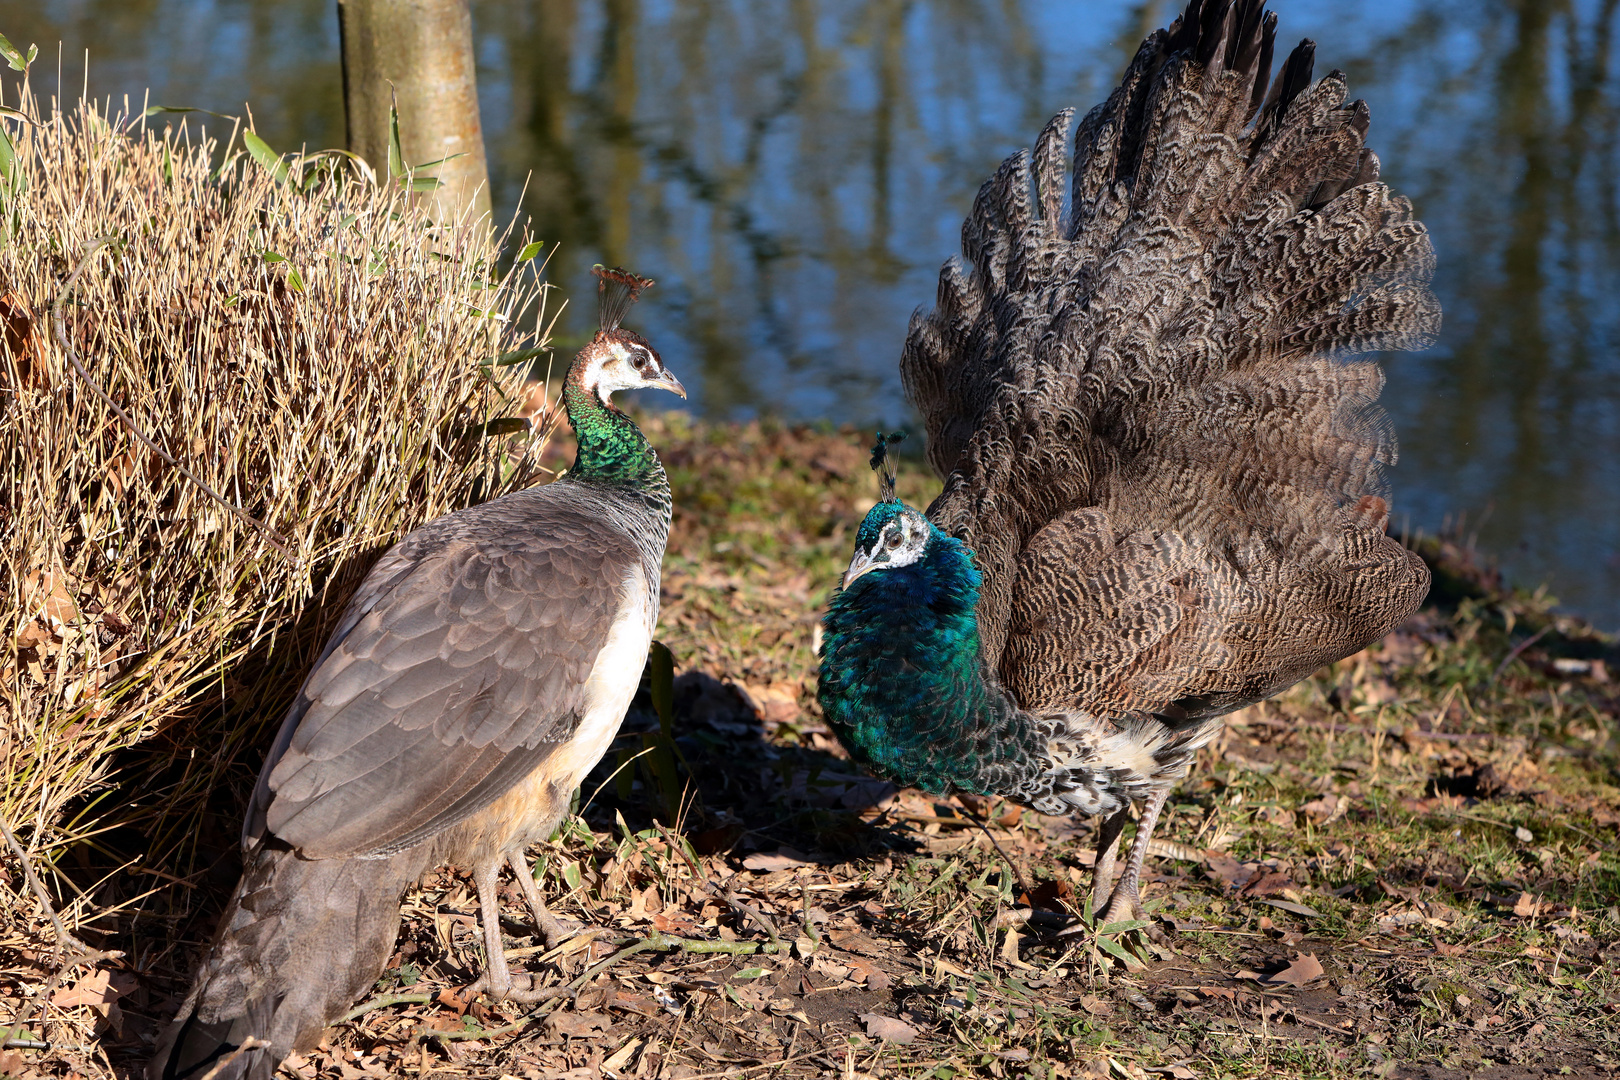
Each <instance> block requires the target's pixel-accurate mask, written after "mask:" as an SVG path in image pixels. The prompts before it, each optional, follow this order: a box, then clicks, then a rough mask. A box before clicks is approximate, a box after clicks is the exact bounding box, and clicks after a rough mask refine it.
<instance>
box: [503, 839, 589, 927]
mask: <svg viewBox="0 0 1620 1080" xmlns="http://www.w3.org/2000/svg"><path fill="white" fill-rule="evenodd" d="M507 860H508V861H509V862H511V864H512V873H513V874H515V875H517V883H518V888H520V889H522V890H523V898H524V899H525V900H527V901H528V902H529V911H530V913H531V914H533V915H534V925H535V926H536V927H537V928H538V929H539V931H540V937H541V938H542V939H544V941H545V943H546V948H548V949H555V948H556V947H557V946H558V945H561V944H562V943H563V942H564V941H567V940H568V939H569V938H571V937H573V936H574V934H575V933H576V932H577V931H576V930H574V929H571V928H569V927H568V926H567V925H566V924H564V923H563V922H562V921H561V920H560V919H558V918H557V916H555V915H553V914H552V913H551V912H550V911H548V910H547V909H546V901H545V898H544V897H542V896H541V895H540V883H539V882H537V881H535V880H534V870H533V868H531V867H530V866H529V865H528V860H527V859H525V858H524V857H523V852H521V851H514V852H512V854H511V855H509V856H507Z"/></svg>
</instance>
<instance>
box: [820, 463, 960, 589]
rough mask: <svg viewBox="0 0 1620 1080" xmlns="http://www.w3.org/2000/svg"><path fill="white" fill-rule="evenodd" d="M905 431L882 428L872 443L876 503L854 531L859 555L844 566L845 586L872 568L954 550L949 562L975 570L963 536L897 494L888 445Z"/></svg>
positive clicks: (890, 566) (891, 567)
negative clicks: (948, 530) (940, 525)
mask: <svg viewBox="0 0 1620 1080" xmlns="http://www.w3.org/2000/svg"><path fill="white" fill-rule="evenodd" d="M905 437H906V436H905V432H902V431H897V432H895V433H894V434H892V435H885V434H883V433H882V432H881V431H880V432H878V438H877V445H876V446H874V447H872V469H873V471H874V472H876V473H877V474H878V495H879V498H878V504H877V505H876V506H874V507H872V509H871V510H869V511H867V513H866V518H865V519H864V520H863V521H862V522H861V528H860V531H859V532H857V533H856V534H855V555H854V557H853V558H851V559H850V561H849V569H848V570H846V571H844V580H843V584H842V587H843V588H845V589H848V588H849V587H850V586H851V585H853V584H854V583H855V581H856V580H857V579H859V578H861V577H864V576H865V575H867V574H870V573H873V572H874V571H879V570H896V569H899V568H900V567H904V566H914V565H916V564H917V563H919V562H922V561H924V560H925V559H927V558H929V556H930V555H932V554H935V553H938V554H944V555H947V556H951V557H952V558H950V561H951V562H964V563H965V564H966V567H967V569H968V572H969V574H970V575H972V570H971V566H972V563H971V558H970V557H968V556H967V552H966V549H965V548H963V547H962V544H961V542H960V541H958V540H955V539H953V538H952V537H949V536H947V535H946V534H945V533H943V532H941V531H940V530H939V529H938V528H937V527H936V526H935V525H934V523H933V522H931V521H929V520H928V518H927V517H926V516H925V515H924V514H923V512H922V511H921V510H918V509H916V508H915V507H910V506H907V505H906V504H905V503H903V502H901V501H900V499H899V497H898V496H896V495H895V491H894V488H895V462H894V455H893V454H891V453H890V447H892V446H894V445H895V444H896V443H898V442H900V441H901V440H902V439H904V438H905ZM974 584H976V580H975V582H974Z"/></svg>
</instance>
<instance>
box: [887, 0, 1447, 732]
mask: <svg viewBox="0 0 1620 1080" xmlns="http://www.w3.org/2000/svg"><path fill="white" fill-rule="evenodd" d="M1275 31H1276V17H1275V16H1274V15H1269V14H1267V13H1265V11H1264V10H1263V7H1262V0H1191V2H1190V3H1189V4H1188V6H1187V9H1186V12H1185V14H1184V15H1183V17H1182V18H1180V19H1178V20H1177V21H1176V23H1175V24H1174V25H1173V26H1172V27H1170V29H1168V30H1166V31H1161V32H1159V33H1156V34H1154V35H1152V36H1151V37H1150V38H1148V40H1147V41H1146V42H1144V44H1143V46H1142V48H1141V50H1140V51H1139V52H1138V53H1137V55H1136V59H1135V61H1134V62H1133V63H1132V64H1131V66H1130V69H1129V70H1128V71H1127V72H1126V73H1125V77H1124V79H1123V80H1122V82H1121V83H1120V86H1119V88H1118V89H1117V90H1116V91H1115V92H1114V93H1113V95H1112V96H1111V97H1110V98H1109V99H1108V101H1107V102H1106V103H1105V104H1103V105H1100V106H1098V107H1097V108H1096V109H1094V110H1092V112H1091V113H1090V114H1089V115H1088V116H1087V117H1086V118H1085V120H1084V121H1082V122H1081V123H1080V125H1079V127H1078V131H1077V134H1076V136H1075V138H1074V139H1073V140H1072V145H1073V156H1072V163H1073V164H1072V176H1073V179H1072V182H1071V183H1070V184H1068V185H1067V191H1065V187H1066V185H1065V179H1066V174H1067V173H1069V172H1070V169H1069V168H1068V166H1067V164H1066V162H1065V155H1066V153H1067V147H1068V146H1069V145H1070V144H1071V140H1070V139H1069V131H1070V128H1071V114H1069V113H1063V114H1060V115H1059V116H1058V117H1057V118H1056V119H1054V120H1053V121H1052V123H1051V124H1050V125H1049V126H1048V127H1047V129H1046V131H1045V132H1044V133H1043V134H1042V136H1041V138H1040V139H1039V141H1038V142H1037V144H1036V146H1035V149H1034V152H1033V154H1030V153H1020V154H1018V155H1015V156H1014V157H1012V158H1009V159H1008V160H1007V162H1006V163H1005V164H1004V165H1003V166H1002V168H1001V170H1000V172H998V173H997V174H996V176H995V177H994V178H993V179H991V180H990V181H989V182H987V183H986V184H985V185H984V187H983V188H982V189H981V190H980V192H979V195H978V199H977V201H976V202H975V204H974V207H973V211H972V213H971V214H970V215H969V217H968V219H967V221H966V223H965V224H964V225H963V230H962V237H963V250H964V254H965V256H966V261H965V262H962V261H955V260H953V261H952V262H951V263H950V264H948V265H947V266H946V267H945V270H944V271H943V273H942V274H941V276H940V284H939V302H938V306H937V307H936V308H935V310H934V311H933V312H931V313H929V314H926V315H920V316H918V317H917V318H916V319H915V320H914V322H913V324H912V327H911V333H910V336H909V338H908V340H907V342H906V348H905V353H904V355H903V356H902V358H901V374H902V375H903V377H904V379H905V382H906V386H907V388H908V391H909V393H910V395H911V399H912V401H913V402H914V403H915V404H916V406H917V409H918V412H919V413H920V414H921V415H922V417H923V420H924V422H925V423H926V425H927V428H928V437H929V445H928V453H929V459H930V461H931V462H932V464H933V465H934V467H935V469H936V470H937V471H938V472H939V474H940V475H941V476H942V477H944V478H945V491H944V493H943V494H942V495H941V496H940V497H939V499H938V500H936V501H935V503H934V504H933V506H932V507H930V508H929V517H931V518H932V519H933V520H934V522H935V523H936V524H938V525H939V526H940V527H941V528H943V529H945V530H946V531H947V532H950V533H951V534H952V535H954V536H957V537H959V538H961V539H962V540H964V541H965V542H966V543H967V544H968V545H969V546H970V547H971V548H972V549H973V552H974V558H975V562H976V565H977V566H978V568H979V570H980V571H981V572H982V573H983V575H984V587H983V591H982V594H981V598H980V603H979V607H978V612H977V613H978V620H979V630H980V633H981V635H982V639H983V642H984V656H985V659H986V661H987V662H988V663H989V665H990V667H991V669H992V670H994V671H996V672H997V674H998V676H999V677H1000V678H1001V679H1002V681H1003V683H1004V684H1005V685H1006V686H1007V687H1008V689H1009V690H1011V691H1012V692H1013V694H1014V696H1015V697H1016V698H1017V699H1018V701H1019V703H1020V704H1021V705H1022V706H1023V707H1024V708H1045V709H1054V710H1057V709H1070V708H1081V709H1085V710H1088V711H1091V712H1094V713H1097V714H1099V715H1106V714H1111V713H1115V712H1125V711H1130V710H1132V709H1147V710H1152V711H1164V710H1165V709H1166V706H1167V704H1174V705H1175V709H1174V710H1172V711H1173V712H1175V713H1176V714H1177V715H1181V714H1186V715H1188V716H1191V717H1197V718H1207V717H1213V716H1218V715H1220V714H1221V713H1224V712H1226V711H1229V710H1231V709H1235V708H1238V707H1241V706H1242V705H1244V704H1247V703H1248V702H1252V701H1255V700H1258V699H1260V698H1263V697H1265V696H1267V695H1270V694H1273V693H1276V692H1278V691H1279V690H1281V689H1283V688H1285V687H1287V686H1289V685H1291V684H1292V683H1294V682H1295V681H1297V680H1299V679H1301V678H1303V677H1305V676H1306V675H1308V674H1309V673H1310V672H1311V671H1312V670H1314V669H1315V668H1316V667H1318V666H1320V665H1321V664H1324V663H1327V662H1329V661H1332V660H1335V659H1337V658H1339V657H1342V656H1346V655H1348V654H1350V653H1353V652H1355V651H1356V650H1358V649H1360V648H1363V647H1364V646H1365V645H1366V644H1367V643H1368V642H1370V641H1374V640H1377V639H1378V638H1379V637H1380V636H1381V635H1383V634H1385V633H1387V632H1388V631H1389V630H1390V629H1391V628H1393V627H1394V626H1395V625H1397V624H1398V623H1399V622H1400V621H1401V620H1402V619H1404V618H1405V617H1406V616H1407V615H1408V614H1410V613H1411V612H1412V611H1413V610H1414V609H1415V608H1416V607H1417V605H1418V604H1419V602H1421V600H1422V599H1423V596H1424V593H1425V592H1426V591H1427V588H1428V581H1429V579H1428V572H1427V571H1426V570H1425V568H1424V567H1423V564H1422V563H1421V562H1420V561H1419V560H1418V559H1417V558H1416V557H1414V556H1412V555H1410V554H1408V553H1407V552H1405V551H1403V550H1402V549H1401V547H1400V545H1398V544H1396V543H1395V542H1393V541H1392V540H1390V539H1389V538H1387V537H1386V536H1385V535H1384V530H1385V525H1386V522H1387V520H1388V514H1389V501H1388V500H1389V493H1388V487H1387V484H1386V483H1385V480H1384V477H1383V470H1384V468H1385V467H1386V466H1387V465H1390V464H1393V463H1394V460H1395V443H1394V438H1393V434H1392V432H1391V431H1390V428H1389V424H1388V422H1387V420H1386V419H1385V418H1384V415H1383V413H1382V412H1381V411H1380V410H1379V409H1378V406H1377V404H1376V400H1377V398H1378V394H1379V391H1380V389H1381V387H1382V385H1383V376H1382V373H1381V372H1380V370H1379V368H1378V365H1377V364H1376V362H1374V361H1373V360H1371V359H1366V358H1361V357H1358V354H1363V353H1367V352H1371V351H1376V350H1386V349H1415V348H1423V347H1426V346H1427V345H1429V344H1431V343H1432V342H1433V341H1434V338H1435V334H1436V333H1437V331H1438V330H1439V325H1440V308H1439V304H1438V303H1437V302H1436V300H1435V298H1434V295H1433V294H1432V293H1431V292H1430V291H1429V288H1428V281H1429V276H1430V274H1431V272H1432V270H1433V267H1434V252H1433V249H1432V248H1431V247H1430V244H1429V239H1428V235H1427V233H1426V232H1425V231H1424V229H1423V226H1422V224H1420V223H1419V222H1418V221H1417V220H1415V219H1414V218H1413V216H1412V208H1411V206H1410V205H1409V204H1408V203H1407V201H1406V200H1405V199H1403V198H1401V197H1399V196H1398V195H1396V194H1394V193H1393V192H1391V191H1390V189H1389V188H1388V187H1386V186H1385V185H1383V184H1381V183H1379V182H1378V159H1377V157H1376V156H1375V155H1374V154H1373V153H1372V151H1371V150H1369V149H1367V147H1366V146H1365V144H1364V143H1365V136H1366V133H1367V130H1368V123H1369V120H1368V112H1367V107H1366V105H1365V104H1363V103H1362V102H1360V101H1351V100H1347V94H1346V82H1345V77H1344V76H1343V75H1342V74H1341V73H1339V72H1333V73H1331V74H1329V75H1328V76H1327V77H1326V78H1323V79H1321V80H1318V81H1316V82H1312V81H1311V70H1312V58H1313V55H1314V46H1313V45H1312V44H1311V43H1310V42H1309V41H1306V42H1301V43H1300V45H1299V46H1298V47H1297V48H1295V49H1294V50H1293V51H1292V52H1291V53H1290V55H1289V57H1288V59H1287V61H1286V62H1285V63H1284V64H1283V66H1282V69H1281V71H1280V72H1279V74H1278V77H1277V78H1276V80H1272V79H1271V78H1270V68H1271V60H1272V53H1273V48H1274V45H1275Z"/></svg>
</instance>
